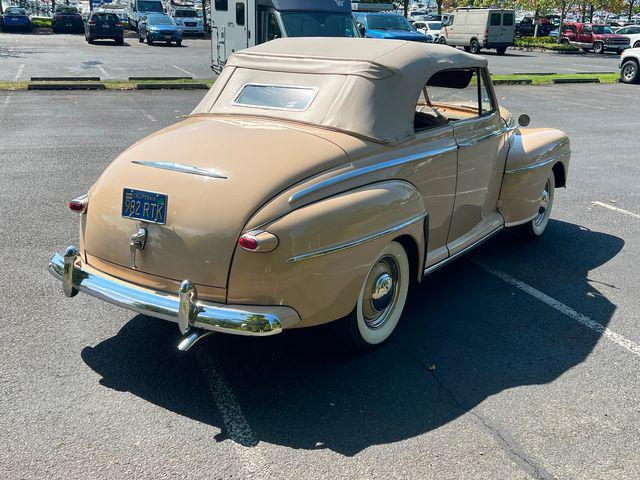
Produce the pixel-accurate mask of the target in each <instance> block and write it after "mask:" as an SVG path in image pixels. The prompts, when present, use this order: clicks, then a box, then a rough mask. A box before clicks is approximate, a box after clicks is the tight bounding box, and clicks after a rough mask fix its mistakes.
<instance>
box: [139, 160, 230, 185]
mask: <svg viewBox="0 0 640 480" xmlns="http://www.w3.org/2000/svg"><path fill="white" fill-rule="evenodd" d="M131 163H135V164H137V165H143V166H145V167H153V168H160V169H162V170H171V171H173V172H180V173H190V174H191V175H200V176H201V177H211V178H220V179H222V180H226V179H227V178H228V177H225V176H224V175H220V174H219V173H218V172H216V171H215V170H212V169H208V168H200V167H194V166H193V165H182V164H180V163H174V162H154V161H146V160H131Z"/></svg>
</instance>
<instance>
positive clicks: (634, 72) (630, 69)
mask: <svg viewBox="0 0 640 480" xmlns="http://www.w3.org/2000/svg"><path fill="white" fill-rule="evenodd" d="M620 80H622V82H623V83H638V81H639V80H640V72H639V68H638V64H637V63H636V62H635V61H633V60H627V61H626V62H624V63H623V64H622V68H621V69H620Z"/></svg>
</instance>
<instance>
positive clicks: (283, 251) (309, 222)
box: [228, 180, 426, 327]
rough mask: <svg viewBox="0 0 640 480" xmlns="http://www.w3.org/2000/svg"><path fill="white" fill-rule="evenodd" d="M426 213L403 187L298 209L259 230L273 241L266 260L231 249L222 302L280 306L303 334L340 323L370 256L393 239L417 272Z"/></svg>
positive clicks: (376, 188) (393, 184) (383, 185)
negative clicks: (408, 249)
mask: <svg viewBox="0 0 640 480" xmlns="http://www.w3.org/2000/svg"><path fill="white" fill-rule="evenodd" d="M425 218H426V212H425V207H424V202H423V200H422V197H421V196H420V194H419V192H418V191H417V190H416V188H415V187H414V186H413V185H411V184H410V183H407V182H404V181H399V180H393V181H385V182H379V183H374V184H370V185H367V186H364V187H360V188H357V189H354V190H350V191H348V192H344V193H341V194H339V195H335V196H332V197H329V198H325V199H323V200H320V201H318V202H315V203H312V204H309V205H306V206H304V207H302V208H299V209H297V210H294V211H292V212H290V213H288V214H287V215H285V216H283V217H282V218H279V219H278V220H276V221H274V222H273V223H271V224H269V225H267V226H265V227H264V230H267V231H268V232H270V233H272V234H274V235H276V236H277V237H278V240H279V242H278V247H277V248H276V249H275V250H273V251H271V252H267V253H255V252H247V251H245V250H243V249H237V250H236V252H235V256H234V259H233V263H232V267H231V273H230V278H229V285H228V302H229V303H240V304H254V305H256V304H257V305H260V304H264V305H286V306H289V307H292V308H294V309H295V310H296V311H297V312H298V314H299V315H300V317H301V318H302V322H301V323H299V324H297V325H296V327H299V326H310V325H316V324H320V323H325V322H329V321H332V320H335V319H338V318H341V317H344V316H346V315H348V314H349V313H350V312H351V311H352V310H353V308H354V306H355V304H356V301H357V297H358V295H359V293H360V289H361V287H362V285H363V283H364V280H365V277H366V275H367V273H368V272H369V269H370V268H371V264H372V262H373V260H374V258H375V257H376V255H378V253H379V252H380V251H381V250H382V249H383V248H384V247H385V246H386V245H387V244H388V243H389V242H390V241H392V240H393V239H395V238H398V237H404V238H403V240H404V241H405V242H406V241H410V242H413V244H412V245H413V247H414V252H419V253H418V255H417V257H418V258H417V259H416V258H413V259H412V260H413V261H414V262H416V263H417V265H416V270H415V271H417V272H421V271H422V268H423V266H422V262H423V260H424V258H423V257H424V254H423V252H424V251H425V245H426V239H425V233H424V232H425V228H424V225H425Z"/></svg>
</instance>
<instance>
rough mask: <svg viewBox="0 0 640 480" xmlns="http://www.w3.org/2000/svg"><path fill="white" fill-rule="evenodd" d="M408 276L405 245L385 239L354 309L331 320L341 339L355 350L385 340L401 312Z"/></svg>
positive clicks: (369, 346) (375, 344)
mask: <svg viewBox="0 0 640 480" xmlns="http://www.w3.org/2000/svg"><path fill="white" fill-rule="evenodd" d="M410 280H411V278H410V269H409V258H408V257H407V253H406V251H405V249H404V248H403V246H402V245H400V244H399V243H398V242H391V243H389V244H388V245H387V246H386V247H385V248H384V249H383V250H382V252H380V254H379V255H378V257H377V258H376V260H375V261H374V262H373V265H372V267H371V269H370V270H369V273H368V274H367V277H366V279H365V281H364V284H363V285H362V288H361V289H360V294H359V295H358V301H357V303H356V308H355V309H354V311H353V312H352V313H351V314H350V315H349V316H348V317H346V318H343V319H342V320H339V321H338V322H336V323H335V326H336V328H337V329H338V333H339V334H340V336H341V337H342V338H343V340H345V341H346V343H347V344H348V345H349V346H351V347H353V348H355V349H357V350H371V349H373V348H375V347H376V346H377V345H379V344H381V343H382V342H384V341H385V340H387V339H388V338H389V337H390V336H391V334H392V333H393V331H394V330H395V328H396V325H397V324H398V321H399V320H400V317H401V315H402V310H403V309H404V304H405V302H406V300H407V294H408V292H409V284H410Z"/></svg>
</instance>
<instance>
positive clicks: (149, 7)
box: [138, 0, 164, 13]
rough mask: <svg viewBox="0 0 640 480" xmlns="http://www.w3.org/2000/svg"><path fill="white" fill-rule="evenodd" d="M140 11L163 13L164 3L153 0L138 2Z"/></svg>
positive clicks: (139, 0)
mask: <svg viewBox="0 0 640 480" xmlns="http://www.w3.org/2000/svg"><path fill="white" fill-rule="evenodd" d="M138 11H140V12H158V13H162V12H164V10H163V9H162V3H160V2H154V1H151V0H138Z"/></svg>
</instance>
